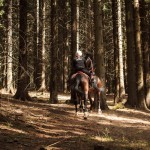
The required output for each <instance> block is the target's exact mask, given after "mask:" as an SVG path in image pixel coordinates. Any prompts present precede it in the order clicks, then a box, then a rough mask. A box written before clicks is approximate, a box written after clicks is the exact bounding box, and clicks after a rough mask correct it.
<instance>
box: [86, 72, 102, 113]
mask: <svg viewBox="0 0 150 150" xmlns="http://www.w3.org/2000/svg"><path fill="white" fill-rule="evenodd" d="M93 78H94V79H93V83H92V86H91V87H90V88H89V93H88V98H89V100H90V110H91V111H92V110H93V107H94V108H95V107H96V106H97V110H98V113H99V114H101V113H102V111H101V94H102V92H103V91H104V88H103V83H102V81H101V80H100V78H99V77H98V76H96V75H94V77H93ZM92 96H94V103H93V100H92Z"/></svg>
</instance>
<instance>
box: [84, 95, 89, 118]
mask: <svg viewBox="0 0 150 150" xmlns="http://www.w3.org/2000/svg"><path fill="white" fill-rule="evenodd" d="M87 100H88V93H85V98H84V119H87V117H88V109H87Z"/></svg>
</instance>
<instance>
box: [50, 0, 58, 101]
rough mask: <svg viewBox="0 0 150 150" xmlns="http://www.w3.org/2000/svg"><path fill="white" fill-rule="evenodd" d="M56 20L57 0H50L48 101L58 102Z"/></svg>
mask: <svg viewBox="0 0 150 150" xmlns="http://www.w3.org/2000/svg"><path fill="white" fill-rule="evenodd" d="M57 41H58V21H57V0H51V52H50V54H51V55H50V56H51V72H50V103H53V104H54V103H58V70H57V68H58V67H57V66H58V64H57V59H58V58H57V52H58V44H57Z"/></svg>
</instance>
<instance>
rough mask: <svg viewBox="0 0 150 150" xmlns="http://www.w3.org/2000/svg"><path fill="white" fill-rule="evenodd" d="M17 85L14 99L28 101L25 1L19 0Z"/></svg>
mask: <svg viewBox="0 0 150 150" xmlns="http://www.w3.org/2000/svg"><path fill="white" fill-rule="evenodd" d="M19 15H20V18H19V25H20V26H19V27H20V28H19V64H18V83H17V91H16V94H15V95H14V98H16V99H21V100H30V99H31V98H30V96H29V95H28V70H27V0H20V13H19Z"/></svg>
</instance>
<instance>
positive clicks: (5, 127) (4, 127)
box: [0, 125, 28, 134]
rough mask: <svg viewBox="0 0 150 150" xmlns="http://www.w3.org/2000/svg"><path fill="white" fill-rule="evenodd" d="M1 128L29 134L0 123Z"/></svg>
mask: <svg viewBox="0 0 150 150" xmlns="http://www.w3.org/2000/svg"><path fill="white" fill-rule="evenodd" d="M0 129H1V130H8V131H13V132H17V133H22V134H28V133H27V132H25V131H23V130H19V129H14V128H11V126H4V125H0Z"/></svg>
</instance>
